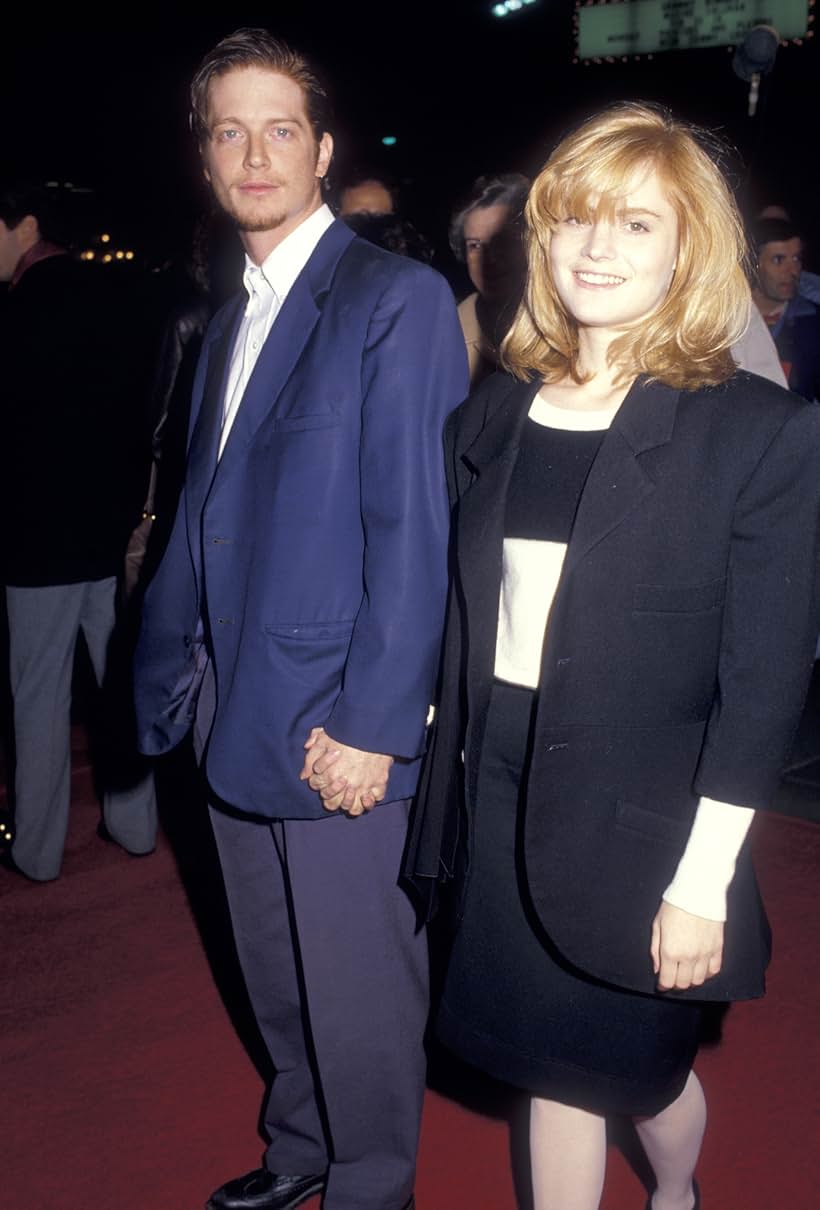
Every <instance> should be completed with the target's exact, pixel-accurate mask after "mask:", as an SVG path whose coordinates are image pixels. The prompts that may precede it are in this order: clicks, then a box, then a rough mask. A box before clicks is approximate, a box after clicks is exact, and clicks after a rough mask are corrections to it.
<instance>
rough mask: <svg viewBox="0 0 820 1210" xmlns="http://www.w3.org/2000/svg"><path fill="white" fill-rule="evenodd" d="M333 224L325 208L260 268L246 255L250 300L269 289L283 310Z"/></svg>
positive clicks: (246, 283)
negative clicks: (300, 275)
mask: <svg viewBox="0 0 820 1210" xmlns="http://www.w3.org/2000/svg"><path fill="white" fill-rule="evenodd" d="M333 222H335V219H334V217H333V212H332V211H331V209H330V207H329V206H327V205H322V206H320V207H319V209H318V210H315V211H314V212H313V214H311V215H310V216H309V217H308V218H306V219H305V221H304V222H303V223H300V224H299V226H298V227H297V228H296V229H295V230H294V231H291V233H290V235H287V236H285V238H284V239H283V240H282V242H281V244H277V246H276V247H275V248H274V249H273V251H272V252H270V253H269V254H268V255H267V256H266V257H265V259H264V260H263V261H262V264H261V265H255V264H254V263H253V261H252V260H251V259H250V257H249V256H248V254H247V253H245V273H244V277H243V281H244V285H245V289H246V290H247V292H248V296H249V297H253V296H254V295H255V294H265V293H267V289H266V287H269V288H270V290H272V291H273V293H274V294H275V295H276V298H277V299H278V302H279V305H280V306H281V305H282V303H283V302H284V301H285V299H286V297H287V295H288V292H289V291H290V288H291V286H292V285H293V283H294V282H295V281H296V278H297V277H298V276H299V274H300V273H301V272H302V270H303V269H304V267H305V265H306V264H307V262H308V261H309V260H310V256H311V253H312V252H313V250H314V248H315V247H316V245H317V244H318V242H319V240H320V239H321V238H322V236H323V235H324V233H325V231H327V229H328V227H330V226H331V224H332V223H333ZM263 283H264V284H263Z"/></svg>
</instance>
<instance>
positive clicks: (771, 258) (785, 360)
mask: <svg viewBox="0 0 820 1210" xmlns="http://www.w3.org/2000/svg"><path fill="white" fill-rule="evenodd" d="M752 242H753V245H754V249H755V252H756V254H757V280H756V282H755V285H754V286H753V289H752V294H753V297H754V301H755V305H756V306H757V308H758V310H759V312H760V314H761V315H762V317H763V319H764V321H765V323H766V324H767V326H768V328H769V331H770V333H771V335H772V339H773V340H774V342H775V345H776V346H777V352H778V356H779V357H780V362H781V365H782V366H783V372H784V374H785V375H786V380H787V382H788V384H789V388H790V389H791V390H792V391H796V392H797V394H798V395H802V396H803V397H804V398H805V399H810V400H817V399H820V309H818V307H817V306H816V305H815V304H814V303H812V302H809V300H808V299H806V298H803V297H801V296H800V293H799V283H800V275H801V272H802V269H803V239H802V236H801V234H800V232H799V231H798V230H797V228H796V227H795V225H794V224H793V223H792V222H791V220H789V219H781V218H768V219H760V220H758V222H757V223H755V225H754V227H753V228H752Z"/></svg>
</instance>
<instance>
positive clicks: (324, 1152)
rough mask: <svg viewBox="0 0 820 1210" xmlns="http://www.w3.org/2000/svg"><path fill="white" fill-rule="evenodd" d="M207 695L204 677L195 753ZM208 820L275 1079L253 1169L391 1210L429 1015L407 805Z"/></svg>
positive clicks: (403, 1185)
mask: <svg viewBox="0 0 820 1210" xmlns="http://www.w3.org/2000/svg"><path fill="white" fill-rule="evenodd" d="M212 688H213V686H212V679H211V677H210V676H207V677H206V681H205V683H204V684H203V691H202V695H201V697H200V709H199V711H198V717H197V732H198V746H199V747H201V745H202V738H203V736H206V735H207V728H206V725H205V724H206V720H208V721H209V719H210V718H212V716H213V715H212V704H211V703H212ZM209 698H210V703H209V700H208V699H209ZM210 812H211V822H212V824H213V830H214V835H215V837H216V843H217V847H218V849H219V856H220V861H221V864H222V871H223V875H224V879H225V886H226V890H227V895H228V903H229V905H230V910H231V916H232V921H233V929H234V936H235V939H236V946H237V950H238V953H239V959H240V962H241V964H242V970H243V973H244V976H245V981H246V983H247V987H248V992H249V995H250V999H251V1003H252V1005H253V1009H254V1013H255V1015H256V1019H257V1022H258V1025H259V1029H260V1031H261V1033H262V1037H263V1038H264V1040H265V1043H266V1045H267V1047H268V1050H269V1052H270V1055H271V1059H272V1060H273V1063H274V1066H275V1068H276V1072H277V1074H276V1077H275V1079H274V1082H273V1085H272V1088H271V1091H270V1093H269V1095H268V1099H267V1103H266V1106H265V1112H264V1122H265V1127H266V1130H267V1132H268V1134H269V1136H270V1140H271V1141H270V1146H269V1147H268V1149H267V1152H266V1155H265V1164H266V1167H268V1168H269V1169H270V1170H271V1171H273V1172H279V1173H288V1174H292V1175H293V1174H307V1173H313V1172H324V1171H325V1170H327V1173H328V1176H327V1187H326V1193H325V1201H324V1206H325V1208H326V1210H400V1208H401V1207H403V1206H404V1205H405V1203H406V1202H407V1200H408V1199H409V1197H410V1195H411V1193H412V1189H413V1179H414V1174H415V1164H416V1150H417V1146H418V1132H419V1123H420V1118H421V1107H422V1100H423V1095H424V1082H425V1057H424V1051H423V1047H422V1036H423V1032H424V1027H425V1023H426V1017H427V1007H428V986H427V978H428V976H427V946H426V940H425V937H424V934H423V933H418V932H417V931H416V928H415V913H414V911H413V908H412V905H411V903H410V901H409V899H408V898H407V896H406V894H405V892H404V891H403V890H402V889H401V888H400V887H399V885H398V875H399V868H400V863H401V855H402V851H403V847H404V842H405V836H406V831H407V812H408V804H407V803H406V802H396V803H387V804H382V805H380V806H377V807H376V808H375V809H374V810H373V811H372V812H370V813H369V814H365V815H363V816H360V817H358V818H356V819H349V818H348V817H347V816H345V815H341V814H339V815H330V816H329V817H328V818H327V819H322V820H282V821H277V822H275V823H273V824H271V823H267V822H264V821H259V820H257V819H253V818H250V817H248V816H244V815H240V814H233V813H231V812H230V811H229V810H227V809H224V808H222V807H218V806H214V805H212V806H211V808H210Z"/></svg>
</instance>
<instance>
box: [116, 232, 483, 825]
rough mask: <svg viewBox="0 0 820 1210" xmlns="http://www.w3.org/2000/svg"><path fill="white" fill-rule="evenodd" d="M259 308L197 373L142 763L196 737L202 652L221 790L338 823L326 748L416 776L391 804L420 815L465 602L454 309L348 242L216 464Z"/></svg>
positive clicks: (144, 685)
mask: <svg viewBox="0 0 820 1210" xmlns="http://www.w3.org/2000/svg"><path fill="white" fill-rule="evenodd" d="M243 304H244V295H243V296H240V297H238V298H236V299H234V300H233V301H232V302H230V303H228V304H227V305H226V306H225V307H224V308H223V309H222V310H221V311H220V312H219V313H218V314H217V315H216V316H215V318H214V320H213V321H212V323H211V326H210V328H209V330H208V332H207V334H206V337H205V341H204V345H203V350H202V355H201V358H200V363H199V367H198V371H197V377H196V382H195V386H194V394H193V402H192V414H191V437H190V444H189V455H188V470H187V476H186V483H185V488H184V492H183V495H182V499H181V501H180V507H179V510H178V513H177V517H176V520H175V523H174V527H173V531H172V534H171V537H170V540H169V543H168V547H167V549H166V552H165V555H164V557H163V559H162V562H161V563H160V566H159V568H158V570H157V573H156V576H155V577H154V580H153V581H152V583H151V584H150V586H149V588H148V591H147V593H146V597H145V604H144V612H143V621H142V630H141V635H140V640H139V644H138V648H137V656H136V669H135V680H136V708H137V721H138V727H139V735H140V743H141V747H142V749H143V751H145V752H147V753H149V754H158V753H162V752H165V751H167V750H169V749H170V748H172V747H174V746H175V745H176V744H177V743H179V742H180V740H181V739H182V738H183V737H184V736H185V735H186V734H187V732H188V731H189V730H190V727H191V724H192V721H193V715H194V712H195V705H196V693H195V687H196V677H197V670H198V669H201V667H202V663H203V660H202V650H201V649H200V647H201V643H200V639H199V636H200V635H203V632H204V643H205V649H206V650H207V653H208V655H209V656H210V658H211V660H212V662H213V668H214V673H215V679H216V695H217V701H216V714H215V719H214V723H213V729H212V731H211V738H210V741H209V745H208V751H207V756H206V773H207V777H208V780H209V783H210V785H211V787H212V789H213V790H214V791H215V792H216V794H217V795H218V796H219V797H220V798H222V799H223V800H225V801H226V802H228V803H230V804H231V805H233V806H234V807H236V808H238V809H240V810H243V811H246V812H249V813H253V814H256V815H261V816H266V817H271V818H304V819H309V818H317V819H318V818H325V817H327V812H326V811H325V810H324V808H323V807H322V804H321V801H320V799H319V797H318V795H317V794H316V793H315V792H314V791H312V790H310V789H309V787H308V786H307V784H306V783H304V782H300V781H299V778H298V773H299V770H300V769H301V767H302V763H303V760H304V748H303V745H304V742H305V740H306V738H307V736H308V733H309V731H310V729H311V728H312V727H315V726H323V727H325V728H326V729H327V731H328V732H329V733H330V734H331V735H332V736H333V738H334V739H337V740H340V741H341V742H343V743H346V744H351V745H353V746H354V747H357V748H362V749H365V750H367V751H374V752H385V753H390V754H391V755H393V756H395V757H396V758H398V759H397V760H396V762H395V764H394V765H393V767H392V769H391V774H390V783H389V788H388V797H389V798H390V799H391V800H392V799H399V798H407V797H409V796H410V795H412V793H413V791H414V789H415V785H416V780H417V774H418V763H419V758H420V756H421V754H422V752H423V750H424V744H425V722H426V717H427V712H428V706H429V703H430V701H431V696H432V693H433V686H434V680H435V673H436V664H437V659H438V653H439V645H440V638H441V630H442V623H443V615H444V604H445V595H446V582H447V568H446V546H447V537H448V503H447V491H446V486H445V477H444V467H443V455H442V445H441V442H442V430H443V425H444V420H445V418H446V416H447V415H448V413H449V412H450V411H451V410H452V409H453V408H454V407H455V406H456V405H457V404H458V403H460V402H461V400H462V399H463V398H464V397H465V395H466V393H467V366H466V355H465V350H464V341H463V338H462V336H461V331H460V328H459V324H458V319H457V316H456V310H455V306H454V302H453V298H452V294H451V292H450V289H449V287H448V286H447V284H446V283H445V282H444V280H443V279H442V278H441V277H440V276H439V275H438V274H436V273H435V272H433V271H432V270H431V269H429V268H427V267H426V266H424V265H421V264H418V263H416V262H414V261H410V260H405V259H403V258H400V257H395V256H392V255H391V254H389V253H386V252H383V251H382V250H381V249H378V248H376V247H374V246H373V245H371V244H369V243H367V242H366V241H364V240H361V239H358V238H356V237H354V235H353V233H352V232H351V231H350V230H349V229H348V228H347V227H346V226H345V225H344V224H343V223H341V222H336V223H334V224H333V226H332V227H330V228H329V229H328V230H327V231H326V232H325V234H324V235H323V236H322V238H321V239H320V241H319V243H318V244H317V246H316V249H315V250H314V252H313V254H312V256H311V258H310V260H309V261H308V263H307V265H306V266H305V269H304V270H303V271H302V273H301V274H300V276H299V277H298V279H297V280H296V282H295V283H294V285H293V287H292V289H291V291H290V293H289V294H288V296H287V299H286V300H285V303H284V305H283V307H282V310H281V312H280V313H279V315H278V317H277V319H276V322H275V324H274V325H273V327H272V329H271V333H270V335H269V337H268V339H267V341H266V342H265V345H264V347H263V349H262V351H261V353H260V355H259V360H258V362H257V363H256V366H255V368H254V371H253V374H252V375H251V378H250V380H249V382H248V386H247V388H246V391H245V395H244V397H243V400H242V405H241V407H240V409H239V412H238V414H237V416H236V420H235V422H234V425H233V428H232V429H231V432H230V436H229V437H228V440H227V442H226V445H225V449H224V452H223V454H222V457H221V459H219V460H217V451H218V445H219V436H220V427H221V417H222V405H223V399H224V394H225V384H226V378H227V372H228V366H229V363H230V354H231V349H232V347H233V342H234V338H235V334H236V331H237V328H238V325H239V322H240V320H241V316H242V312H243ZM200 620H201V622H202V625H201V626H199V625H198V624H199V622H200Z"/></svg>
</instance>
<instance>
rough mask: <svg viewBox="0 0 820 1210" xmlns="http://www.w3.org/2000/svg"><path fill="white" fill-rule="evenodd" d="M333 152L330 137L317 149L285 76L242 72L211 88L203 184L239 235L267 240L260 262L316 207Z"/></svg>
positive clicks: (294, 87)
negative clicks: (257, 235)
mask: <svg viewBox="0 0 820 1210" xmlns="http://www.w3.org/2000/svg"><path fill="white" fill-rule="evenodd" d="M332 152H333V140H332V139H331V137H330V135H329V134H323V135H322V138H321V141H320V142H319V143H318V144H317V142H316V138H315V136H314V133H313V128H312V126H311V124H310V121H309V118H308V114H307V109H306V106H305V96H304V93H303V91H302V89H301V87H300V86H299V85H298V84H297V83H295V82H294V81H293V80H291V79H290V78H289V77H288V76H283V75H280V73H279V72H275V71H270V70H269V69H266V68H261V67H240V68H236V69H235V70H233V71H228V72H225V74H224V75H221V76H217V77H215V78H214V79H213V80H212V81H211V85H210V88H209V90H208V135H207V138H206V140H205V143H204V144H203V147H202V155H203V160H204V166H205V176H206V178H207V180H208V181H209V182H210V185H211V188H212V189H213V191H214V195H215V197H216V199H217V201H218V202H219V204H220V206H221V207H222V208H223V210H225V211H226V212H227V213H228V214H229V215H230V216H231V218H232V219H233V220H234V221H235V223H236V224H237V226H238V228H239V230H240V232H242V233H243V235H244V234H249V235H250V234H252V233H264V234H268V235H269V236H270V239H269V240H268V241H266V240H264V239H263V240H262V247H261V251H262V252H263V253H264V255H267V252H269V251H271V250H272V249H273V248H275V247H276V245H277V244H279V243H281V241H282V240H283V239H284V238H285V236H286V235H289V234H290V232H291V231H293V230H294V229H295V228H296V227H298V226H299V224H300V223H301V222H303V221H304V220H305V219H306V218H307V217H308V215H310V214H312V213H313V211H314V210H317V209H318V208H319V206H320V205H321V203H322V195H321V186H320V182H321V179H322V177H323V176H324V175H325V173H326V172H327V168H328V165H329V163H330V157H331V155H332ZM256 244H257V246H259V241H256ZM265 244H269V247H267V248H265V246H264V245H265Z"/></svg>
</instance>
